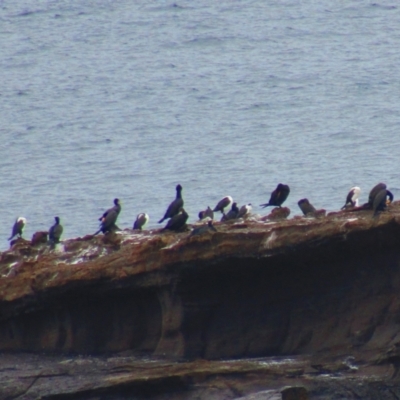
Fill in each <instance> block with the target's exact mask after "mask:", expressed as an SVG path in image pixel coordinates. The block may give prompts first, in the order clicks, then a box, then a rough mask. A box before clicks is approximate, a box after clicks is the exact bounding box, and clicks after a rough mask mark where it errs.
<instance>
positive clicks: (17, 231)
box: [7, 217, 27, 240]
mask: <svg viewBox="0 0 400 400" xmlns="http://www.w3.org/2000/svg"><path fill="white" fill-rule="evenodd" d="M26 222H27V220H26V218H24V217H18V218H17V219H16V220H15V222H14V225H13V228H12V231H11V236H10V237H9V238H8V239H7V240H12V239H13V238H14V237H15V236H17V235H18V236H19V237H22V232H23V230H24V228H25V225H26Z"/></svg>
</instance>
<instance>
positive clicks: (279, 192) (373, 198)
mask: <svg viewBox="0 0 400 400" xmlns="http://www.w3.org/2000/svg"><path fill="white" fill-rule="evenodd" d="M289 193H290V188H289V186H288V185H284V184H282V183H279V184H278V186H277V187H276V189H275V190H273V191H272V193H271V197H270V199H269V201H268V203H265V204H260V207H263V208H265V207H269V206H275V207H279V208H281V207H282V204H283V203H284V202H285V200H286V199H287V198H288V196H289ZM360 193H361V189H360V188H359V187H358V186H354V187H352V188H351V189H350V191H349V193H348V194H347V197H346V202H345V204H344V206H343V207H342V208H341V209H342V210H344V209H350V210H354V211H359V210H372V211H373V217H376V216H377V215H378V213H379V212H380V211H384V210H385V209H386V207H387V205H388V204H390V203H391V202H392V201H393V194H392V192H390V191H389V190H388V189H387V187H386V185H385V184H384V183H378V184H377V185H376V186H374V187H373V188H372V189H371V191H370V193H369V196H368V202H367V203H365V204H363V205H362V206H359V205H358V198H359V196H360ZM297 204H298V206H299V207H300V209H301V211H302V212H303V214H304V215H305V216H313V214H314V213H318V211H317V210H316V209H315V207H314V206H313V205H312V204H311V203H310V202H309V200H308V199H301V200H299V201H298V202H297ZM183 205H184V201H183V198H182V186H181V185H177V186H176V197H175V200H174V201H172V203H171V204H170V205H169V206H168V208H167V211H166V212H165V214H164V216H163V217H162V218H161V219H160V220H159V221H158V223H162V222H164V221H165V220H168V222H167V224H166V225H165V227H164V228H163V229H162V231H165V230H170V231H180V230H182V229H183V228H184V227H185V226H186V222H187V220H188V218H189V215H188V214H187V212H186V211H185V209H184V208H183ZM228 206H231V208H230V210H229V211H228V212H227V213H225V209H226V208H227V207H228ZM251 209H252V207H251V204H250V203H249V204H245V205H243V206H241V207H240V208H239V207H238V205H237V203H236V202H234V201H233V199H232V197H231V196H226V197H224V198H223V199H221V200H220V201H219V202H218V204H217V205H216V206H215V207H214V209H211V208H210V207H207V209H206V210H204V211H200V212H199V219H200V220H206V221H207V224H205V225H203V226H201V227H197V228H195V229H193V230H192V232H191V236H193V235H198V234H201V233H203V232H206V231H209V230H213V231H215V230H216V229H215V227H214V226H213V224H212V221H213V219H214V212H218V211H220V212H221V214H222V218H221V221H231V220H235V219H239V218H246V217H247V216H248V215H249V214H250V212H251ZM120 212H121V204H120V202H119V199H114V206H113V207H111V208H109V209H108V210H107V211H106V212H105V213H104V214H103V215H102V216H101V217H100V218H99V221H100V227H99V230H98V231H97V232H96V233H95V234H94V235H97V234H99V233H100V232H102V233H103V234H108V233H110V232H114V231H117V230H119V228H118V226H117V225H116V222H117V219H118V215H119V213H120ZM54 219H55V223H54V225H53V226H51V227H50V229H49V232H48V235H49V244H50V246H51V247H52V248H54V247H55V245H56V244H57V243H59V242H60V238H61V235H62V233H63V227H62V225H61V224H60V218H59V217H54ZM148 221H149V216H148V215H147V214H146V213H140V214H138V216H137V217H136V220H135V222H134V224H133V229H135V230H142V228H143V227H144V226H145V225H146V224H147V223H148ZM26 222H27V220H26V218H24V217H18V218H17V219H16V221H15V223H14V225H13V228H12V232H11V236H10V237H9V238H8V240H9V241H11V240H12V239H13V238H14V237H15V236H18V237H22V233H23V229H24V227H25V225H26Z"/></svg>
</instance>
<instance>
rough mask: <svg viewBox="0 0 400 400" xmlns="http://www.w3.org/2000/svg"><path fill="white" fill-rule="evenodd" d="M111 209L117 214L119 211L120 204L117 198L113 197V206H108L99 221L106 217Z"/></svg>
mask: <svg viewBox="0 0 400 400" xmlns="http://www.w3.org/2000/svg"><path fill="white" fill-rule="evenodd" d="M111 211H115V212H116V213H117V216H118V215H119V213H120V212H121V204H120V202H119V199H114V206H113V207H111V208H109V209H108V210H107V211H106V212H105V213H104V214H103V215H102V216H101V217H100V218H99V221H102V220H103V219H104V218H106V217H107V215H108V213H109V212H111Z"/></svg>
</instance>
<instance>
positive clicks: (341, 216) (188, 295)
mask: <svg viewBox="0 0 400 400" xmlns="http://www.w3.org/2000/svg"><path fill="white" fill-rule="evenodd" d="M216 225H217V230H218V231H217V232H210V233H209V234H207V235H195V236H190V233H189V232H182V233H163V234H160V232H159V230H155V231H143V232H133V231H131V230H126V231H122V232H119V233H112V234H109V235H105V236H103V235H99V236H95V237H93V236H90V235H89V236H87V237H84V238H79V239H73V240H66V241H64V242H63V249H64V251H63V252H61V253H60V252H50V251H49V249H48V246H32V245H31V244H30V243H29V242H26V241H23V240H18V241H17V242H16V243H15V244H14V245H13V246H12V248H11V250H9V251H7V252H4V253H2V254H1V255H0V276H1V278H0V350H1V351H7V350H10V351H13V352H21V351H24V350H26V351H30V352H36V353H37V354H43V352H51V353H52V354H54V353H56V354H57V353H59V354H64V353H67V352H72V353H81V354H94V353H102V354H106V353H110V352H122V351H129V352H132V354H136V355H138V354H146V355H147V356H152V357H155V356H162V357H167V358H168V360H170V362H171V363H172V365H173V367H174V368H172V369H171V368H166V367H165V365H163V366H161V367H160V368H155V369H154V370H152V371H154V375H152V377H149V375H140V374H138V371H140V370H143V371H145V370H146V368H147V367H146V366H143V365H142V364H140V363H139V364H135V362H133V365H132V368H131V367H129V368H128V369H127V370H128V372H126V371H125V369H126V368H125V367H124V366H123V368H121V370H122V371H125V372H121V373H120V374H119V375H118V376H117V375H115V374H114V372H115V371H114V372H112V371H111V372H110V374H109V375H108V372H107V376H104V375H102V374H101V372H99V373H98V375H96V374H94V375H91V376H92V378H89V376H88V377H87V378H85V379H86V381H85V384H84V382H83V381H81V384H82V385H83V386H79V385H80V383H79V379H78V376H79V373H78V372H76V373H75V372H74V371H75V370H68V374H69V375H68V374H67V376H70V377H71V376H73V377H75V378H71V379H70V378H68V379H67V380H68V383H67V381H63V379H64V378H60V380H58V382H59V386H58V387H57V388H54V387H52V388H51V391H50V389H49V391H48V392H46V391H45V389H43V391H42V392H40V390H39V389H40V387H42V386H41V385H42V383H40V384H36V383H35V390H36V388H38V389H37V390H39V391H37V392H34V390H33V389H30V390H29V392H32V393H36V394H37V396H36V397H40V396H44V395H46V396H47V395H48V396H50V394H51V396H56V395H57V393H64V394H66V393H67V392H68V390H69V389H68V390H67V389H66V388H71V387H74V389H73V390H72V389H71V393H72V394H71V398H73V396H75V394H76V393H80V394H79V396H81V397H79V398H90V396H97V394H98V393H103V392H102V391H109V392H107V393H116V392H118V393H119V392H121V391H123V389H122V388H125V387H127V386H129V385H133V386H134V387H139V386H140V387H141V389H140V390H143V396H145V392H146V390H149V387H151V385H154V387H155V386H157V385H161V386H157V387H162V388H163V389H162V390H163V391H164V392H165V393H167V392H168V391H169V392H170V393H175V392H176V393H178V391H179V390H187V393H188V396H189V393H190V394H192V395H193V394H194V393H196V396H197V397H198V398H212V397H211V394H212V393H214V394H212V396H214V395H215V396H217V397H214V398H218V396H219V398H239V397H244V396H250V395H251V394H252V393H253V394H255V393H259V392H261V391H263V390H264V391H265V390H271V391H272V392H270V395H271V396H276V394H277V393H279V391H280V390H281V389H282V388H283V387H284V386H288V385H289V386H306V387H307V389H308V390H309V397H310V399H314V398H318V396H324V395H325V394H324V393H326V392H327V390H328V392H329V393H330V394H331V393H334V392H335V391H337V393H338V396H342V398H349V399H350V398H357V396H359V397H358V398H367V399H369V398H371V399H372V398H375V399H376V398H382V399H383V398H390V397H382V393H383V392H384V391H385V390H386V389H385V388H390V393H394V394H393V397H392V398H393V399H394V398H395V397H394V396H397V389H396V387H397V386H396V382H397V380H398V379H399V376H398V375H399V374H398V372H397V370H398V368H399V366H400V362H399V360H400V357H399V355H398V354H400V352H399V351H398V350H397V349H398V348H400V335H399V333H398V332H399V327H400V325H399V319H398V315H399V313H400V295H399V293H400V270H399V268H398V265H399V262H400V261H399V260H400V250H399V249H400V246H399V245H400V206H399V204H392V205H391V206H390V207H388V211H386V212H382V213H381V214H380V215H379V216H378V217H377V218H372V211H366V210H363V211H359V212H357V213H350V212H342V213H338V214H335V215H332V216H327V217H323V218H316V219H313V218H299V219H292V220H283V221H280V222H275V223H274V222H270V223H268V224H266V223H264V222H257V221H251V220H247V221H245V222H243V221H240V222H239V221H238V222H234V223H232V224H217V223H216ZM288 355H292V356H294V355H296V356H297V357H299V356H302V357H304V358H303V359H302V360H301V361H299V362H289V363H286V364H285V363H284V365H282V364H279V365H278V366H276V364H273V363H274V361H260V362H259V364H257V365H256V364H251V368H250V367H249V364H246V365H247V367H246V368H244V367H243V365H244V364H240V363H239V361H240V360H239V361H238V363H239V364H240V365H239V364H235V365H236V366H235V368H236V369H235V370H234V371H233V370H232V369H230V368H231V367H229V368H228V366H233V364H232V362H227V364H226V365H225V364H223V363H222V362H221V363H220V364H218V362H217V361H215V362H213V361H207V362H206V361H203V364H201V365H200V364H199V361H193V362H194V363H195V364H193V363H189V364H186V365H184V366H183V365H181V364H179V363H176V362H175V361H174V360H176V359H177V358H178V359H182V358H185V359H191V360H197V359H199V358H202V359H205V360H216V359H221V358H222V359H224V358H236V359H244V358H248V357H267V356H270V357H277V356H279V357H283V356H285V357H288ZM350 356H351V357H353V358H351V357H350ZM21 357H22V355H21ZM38 357H39V356H38ZM40 357H43V356H40ZM121 357H123V356H120V358H121ZM307 357H309V359H307V360H306V358H307ZM22 358H23V357H22ZM117 358H118V357H117ZM72 359H73V360H76V359H75V358H72ZM39 360H42V358H39ZM88 360H90V358H88ZM242 361H243V363H245V362H247V361H246V360H242ZM74 362H75V361H74ZM268 363H270V364H268ZM271 363H272V365H275V366H276V368H275V367H274V368H272V369H271ZM3 364H4V363H3ZM3 364H2V365H3ZM178 364H179V365H180V367H182V368H181V369H179V368H178ZM62 365H64V364H62ZM118 365H119V368H120V364H118ZM267 365H269V369H268V368H267V369H265V368H264V367H266V366H267ZM261 366H263V367H262V368H261ZM59 367H60V366H57V367H56V366H54V365H53V366H50V365H49V367H48V368H50V369H52V368H53V369H54V371H55V372H54V373H57V374H58V373H60V374H64V375H65V374H66V372H65V370H64V369H62V370H61V369H59ZM4 368H6V367H4ZM46 368H47V367H46ZM60 368H61V367H60ZM63 368H64V367H63ZM124 368H125V369H124ZM263 368H264V369H263ZM130 369H132V371H133V372H132V373H131V372H129V371H130ZM46 371H47V369H44V370H43V373H42V375H41V376H40V377H37V375H34V374H33V373H32V379H39V380H38V381H37V382H39V381H40V382H44V381H45V379H44V378H43V379H42V376H44V375H46V374H47V372H46ZM156 371H158V372H157V373H156ZM171 371H174V372H173V373H171ZM224 371H228V372H227V373H226V374H225V372H224ZM0 373H1V369H0ZM19 373H22V372H20V371H16V372H15V382H21V379H22V381H24V379H25V378H23V373H22V376H21V375H18V374H19ZM35 373H36V372H35ZM232 374H233V375H234V376H236V377H238V378H237V379H233V378H232V377H231V375H232ZM48 375H49V376H50V375H51V374H50V373H49V374H48ZM64 375H62V376H64ZM326 375H332V376H340V377H342V378H343V380H342V381H341V383H340V385H339V384H338V383H337V382H336V381H335V380H328V381H326V382H325V381H323V380H321V379H315V380H314V377H316V376H326ZM1 376H3V377H4V378H3V381H4V382H7V379H9V378H7V376H5V375H0V382H1V379H2V378H1ZM95 376H97V378H96V379H95V378H94V377H95ZM222 376H224V377H223V378H222ZM346 377H350V378H346ZM253 378H254V380H252V379H253ZM57 379H58V378H57ZM74 379H76V381H75V380H74ZM91 379H94V380H91ZM346 379H347V380H346ZM357 379H359V380H357ZM366 379H367V380H368V382H367V383H366ZM50 380H53V381H54V380H55V378H54V376H53V377H52V378H49V383H48V385H51V383H50ZM25 381H26V379H25ZM61 381H63V382H65V388H64V389H62V387H63V386H62V383H61ZM199 382H200V383H201V385H203V386H202V387H203V388H207V389H204V396H203V397H201V395H200V394H199V391H198V390H199V389H198V388H197V386H196V385H197V384H198V383H199ZM359 382H363V386H359ZM375 383H376V384H375ZM43 385H44V383H43ZM74 385H75V386H74ZM85 385H86V386H85ZM107 385H108V386H107ZM324 385H325V386H324ZM346 385H347V386H346ZM374 385H375V386H374ZM17 386H18V385H17ZM44 386H45V385H44ZM44 386H43V387H44ZM18 387H19V386H18ZM24 387H25V388H26V387H27V386H24ZM49 387H50V386H49ZM83 387H84V388H83ZM129 387H130V386H129ZM196 388H197V389H196ZM327 388H328V389H327ZM333 388H334V389H333ZM367 389H368V390H367ZM7 390H8V389H7ZM21 390H23V388H22V389H21ZM46 390H47V389H46ZM139 392H140V391H139ZM386 392H387V393H389V389H388V390H387V391H386ZM386 392H385V393H386ZM0 393H1V392H0ZM7 393H8V392H7ZM18 393H20V392H18V391H15V390H14V391H12V390H11V389H10V392H9V393H8V394H7V396H8V395H9V396H11V395H12V396H16V395H18ZM46 393H47V394H46ZM140 393H142V392H140ZM370 393H371V395H370ZM158 395H159V393H158V394H157V396H158ZM85 396H86V397H85ZM152 396H153V395H152ZM160 396H161V395H160ZM207 396H208V397H207ZM352 396H353V397H352ZM368 396H369V397H368ZM372 396H375V397H372ZM385 396H386V395H385ZM153 397H154V398H156V394H154V396H153ZM32 398H35V397H32ZM49 398H50V397H49ZM53 398H56V397H53ZM122 398H123V397H122ZM138 398H141V397H140V396H139V395H138ZM159 398H160V399H161V397H159ZM170 398H172V397H170ZM187 398H190V397H187ZM321 398H323V397H321ZM330 398H332V399H333V398H334V397H332V396H331V397H330ZM338 398H339V397H338Z"/></svg>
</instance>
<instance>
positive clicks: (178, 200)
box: [158, 185, 183, 224]
mask: <svg viewBox="0 0 400 400" xmlns="http://www.w3.org/2000/svg"><path fill="white" fill-rule="evenodd" d="M175 189H176V197H175V200H174V201H173V202H172V203H171V204H170V205H169V206H168V208H167V211H166V212H165V214H164V217H163V218H161V219H160V220H159V221H158V223H159V224H161V222H163V221H165V220H166V219H168V218H172V217H173V216H175V215H177V214H178V213H179V210H180V209H181V208H182V207H183V199H182V186H181V185H177V186H176V188H175Z"/></svg>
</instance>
